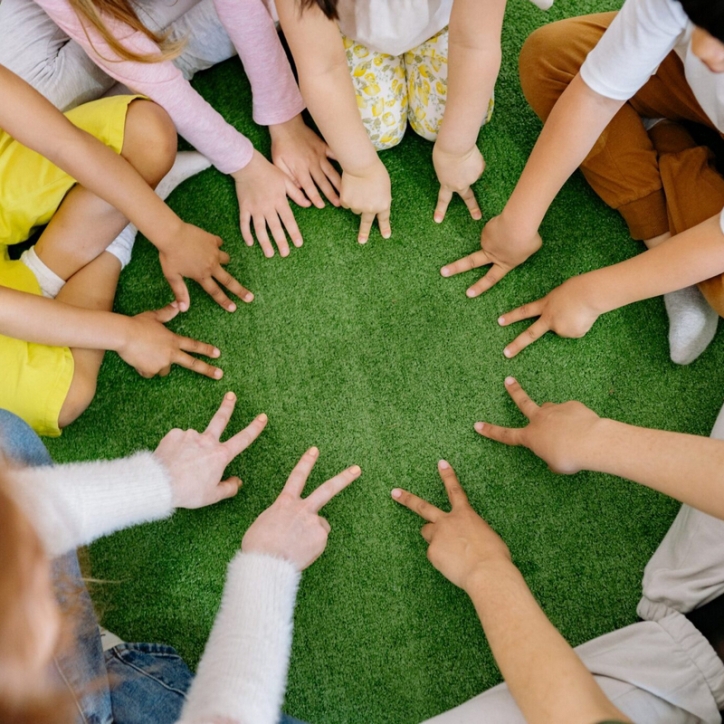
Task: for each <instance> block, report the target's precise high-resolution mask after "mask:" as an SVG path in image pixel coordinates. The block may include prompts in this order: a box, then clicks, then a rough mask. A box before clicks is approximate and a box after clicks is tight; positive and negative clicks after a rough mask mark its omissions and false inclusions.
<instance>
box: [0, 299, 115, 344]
mask: <svg viewBox="0 0 724 724" xmlns="http://www.w3.org/2000/svg"><path fill="white" fill-rule="evenodd" d="M0 334H3V335H5V336H6V337H14V338H16V339H22V340H24V341H26V342H34V343H36V344H45V345H48V346H52V347H80V348H84V349H102V350H114V351H117V350H118V349H120V348H121V347H122V345H123V344H124V342H125V341H126V337H127V332H126V317H124V316H123V315H120V314H113V313H112V312H98V311H91V310H88V309H81V308H80V307H73V306H71V305H69V304H63V303H62V302H58V301H56V300H52V299H45V298H43V297H38V296H36V295H34V294H27V293H26V292H19V291H16V290H14V289H8V288H6V287H0Z"/></svg>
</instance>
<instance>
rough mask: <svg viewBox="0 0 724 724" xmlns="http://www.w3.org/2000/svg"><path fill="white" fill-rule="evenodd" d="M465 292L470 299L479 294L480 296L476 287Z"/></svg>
mask: <svg viewBox="0 0 724 724" xmlns="http://www.w3.org/2000/svg"><path fill="white" fill-rule="evenodd" d="M465 294H466V295H467V296H468V297H469V298H470V299H473V297H477V296H478V293H477V292H476V291H475V290H474V289H468V291H467V292H465Z"/></svg>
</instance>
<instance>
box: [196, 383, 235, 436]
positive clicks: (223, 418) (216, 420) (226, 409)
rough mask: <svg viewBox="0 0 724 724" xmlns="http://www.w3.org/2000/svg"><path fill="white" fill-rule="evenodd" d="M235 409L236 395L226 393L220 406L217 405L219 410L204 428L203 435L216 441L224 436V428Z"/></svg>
mask: <svg viewBox="0 0 724 724" xmlns="http://www.w3.org/2000/svg"><path fill="white" fill-rule="evenodd" d="M235 407H236V395H235V394H234V393H233V392H227V393H226V394H225V395H224V399H223V400H222V401H221V405H219V409H218V410H217V411H216V412H215V413H214V416H213V417H212V418H211V420H210V421H209V424H208V425H207V426H206V430H204V433H205V434H207V435H211V436H212V437H213V438H214V440H218V439H219V438H220V437H221V436H222V435H223V434H224V430H226V426H227V425H228V424H229V420H230V419H231V415H232V414H233V412H234V408H235Z"/></svg>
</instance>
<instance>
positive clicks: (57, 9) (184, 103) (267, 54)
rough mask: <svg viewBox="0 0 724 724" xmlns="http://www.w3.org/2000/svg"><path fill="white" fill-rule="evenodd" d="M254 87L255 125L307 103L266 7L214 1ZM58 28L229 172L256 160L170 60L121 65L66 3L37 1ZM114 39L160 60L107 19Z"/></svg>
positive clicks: (143, 40)
mask: <svg viewBox="0 0 724 724" xmlns="http://www.w3.org/2000/svg"><path fill="white" fill-rule="evenodd" d="M214 1H215V5H216V10H217V12H218V14H219V17H220V18H221V21H222V23H223V24H224V27H225V28H226V30H227V32H228V33H229V37H230V38H231V40H232V42H233V43H234V46H235V47H236V50H237V52H238V53H239V57H240V58H241V61H242V63H243V64H244V69H245V71H246V74H247V76H248V77H249V80H250V82H251V87H252V92H253V97H254V106H253V113H254V121H255V122H256V123H258V124H260V125H264V126H268V125H272V124H276V123H283V122H285V121H288V120H290V119H291V118H293V117H294V116H296V115H297V114H298V113H300V112H301V111H302V110H303V109H304V102H303V101H302V97H301V95H300V93H299V89H298V88H297V84H296V82H295V80H294V76H293V75H292V71H291V68H290V67H289V63H288V61H287V58H286V56H285V54H284V50H283V48H282V46H281V43H280V42H279V38H278V36H277V31H276V28H275V26H274V21H273V20H272V18H271V16H270V15H269V12H268V11H267V9H266V7H265V6H264V4H263V2H262V0H214ZM36 2H37V3H38V4H39V5H40V6H41V7H42V8H43V9H44V10H45V12H47V13H48V15H49V16H50V17H51V18H52V19H53V20H54V21H55V23H56V24H57V25H58V26H59V27H60V28H62V29H63V30H64V31H65V32H66V33H67V34H68V35H69V36H70V37H71V38H73V40H75V41H76V42H77V43H78V44H79V45H81V46H82V47H83V49H84V50H85V51H86V53H88V55H89V57H90V58H92V59H93V61H94V62H95V63H96V64H97V65H99V66H100V67H101V68H103V70H104V71H105V72H106V73H108V75H110V76H111V77H113V78H115V79H116V80H117V81H119V82H120V83H123V84H124V85H127V86H128V87H129V88H130V89H131V90H133V91H134V92H136V93H141V94H143V95H145V96H148V97H149V98H150V99H151V100H153V101H155V102H156V103H158V104H159V105H160V106H162V107H163V108H165V109H166V111H167V112H168V114H169V115H170V116H171V118H172V119H173V122H174V124H175V126H176V129H177V130H178V132H179V133H180V134H181V135H182V136H183V137H184V138H185V139H186V140H187V141H188V142H189V143H191V144H192V145H193V146H195V147H196V149H197V150H199V151H200V152H201V153H203V154H204V155H205V156H207V157H208V158H209V159H210V160H211V161H212V163H213V164H214V165H215V166H216V168H218V169H219V171H221V172H223V173H232V172H234V171H238V170H239V169H241V168H243V167H244V166H246V164H247V163H249V161H250V160H251V157H252V152H253V146H252V145H251V141H249V139H248V138H246V136H244V135H243V134H242V133H240V132H239V131H237V130H236V129H235V128H234V127H233V126H231V125H230V124H229V123H227V122H226V121H225V120H224V119H223V118H222V116H221V115H220V114H219V113H218V112H217V111H215V110H214V109H213V108H212V107H211V106H210V105H209V104H208V103H207V102H206V101H205V100H204V99H203V98H202V97H201V96H200V95H199V94H198V93H197V92H196V91H195V90H194V89H193V88H192V87H191V84H190V83H189V82H188V81H186V80H185V79H184V77H183V75H182V74H181V71H180V70H178V68H176V66H174V64H173V63H172V62H171V61H165V62H162V63H150V64H149V63H134V62H130V61H124V60H121V59H120V58H119V57H118V56H117V55H116V53H114V52H113V51H112V50H111V48H110V47H109V46H108V44H107V43H106V42H105V41H104V40H103V39H102V37H101V36H100V34H99V33H98V32H97V31H96V30H95V29H94V28H92V27H87V28H86V27H84V25H83V24H81V21H80V20H79V18H78V16H77V15H76V13H75V11H74V10H73V8H72V7H71V6H70V4H69V3H68V0H36ZM106 23H107V26H108V27H109V29H110V30H111V32H112V33H113V35H114V36H115V37H116V38H117V39H118V40H120V41H121V42H122V43H123V45H124V46H126V47H127V48H128V49H129V50H132V51H135V52H137V53H141V54H145V53H154V52H156V51H157V50H158V48H157V46H156V45H155V44H154V43H153V42H152V41H151V40H149V39H148V38H147V37H146V36H145V35H143V33H140V32H136V31H133V30H132V29H131V28H129V27H128V26H127V25H125V23H121V22H118V21H115V20H112V19H110V18H106Z"/></svg>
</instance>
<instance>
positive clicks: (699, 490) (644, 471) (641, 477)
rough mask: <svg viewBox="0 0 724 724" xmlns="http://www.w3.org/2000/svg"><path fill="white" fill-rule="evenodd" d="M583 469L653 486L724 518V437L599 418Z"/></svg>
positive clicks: (705, 511)
mask: <svg viewBox="0 0 724 724" xmlns="http://www.w3.org/2000/svg"><path fill="white" fill-rule="evenodd" d="M597 430H598V432H597V434H596V439H595V440H593V439H592V440H590V445H588V446H587V448H588V453H587V457H588V463H587V464H586V468H587V469H589V470H594V471H597V472H602V473H608V474H610V475H616V476H618V477H621V478H626V479H628V480H632V481H634V482H636V483H640V484H641V485H645V486H646V487H649V488H652V489H653V490H658V491H659V492H660V493H664V494H665V495H668V496H670V497H672V498H675V499H676V500H680V501H681V502H682V503H686V504H687V505H690V506H691V507H692V508H696V509H697V510H701V511H702V512H704V513H707V514H708V515H713V516H715V517H717V518H721V519H724V442H723V441H721V440H714V439H711V438H707V437H699V436H696V435H685V434H682V433H676V432H668V431H665V430H650V429H647V428H642V427H634V426H632V425H626V424H624V423H622V422H616V421H614V420H601V422H600V424H599V426H598V428H597Z"/></svg>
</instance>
